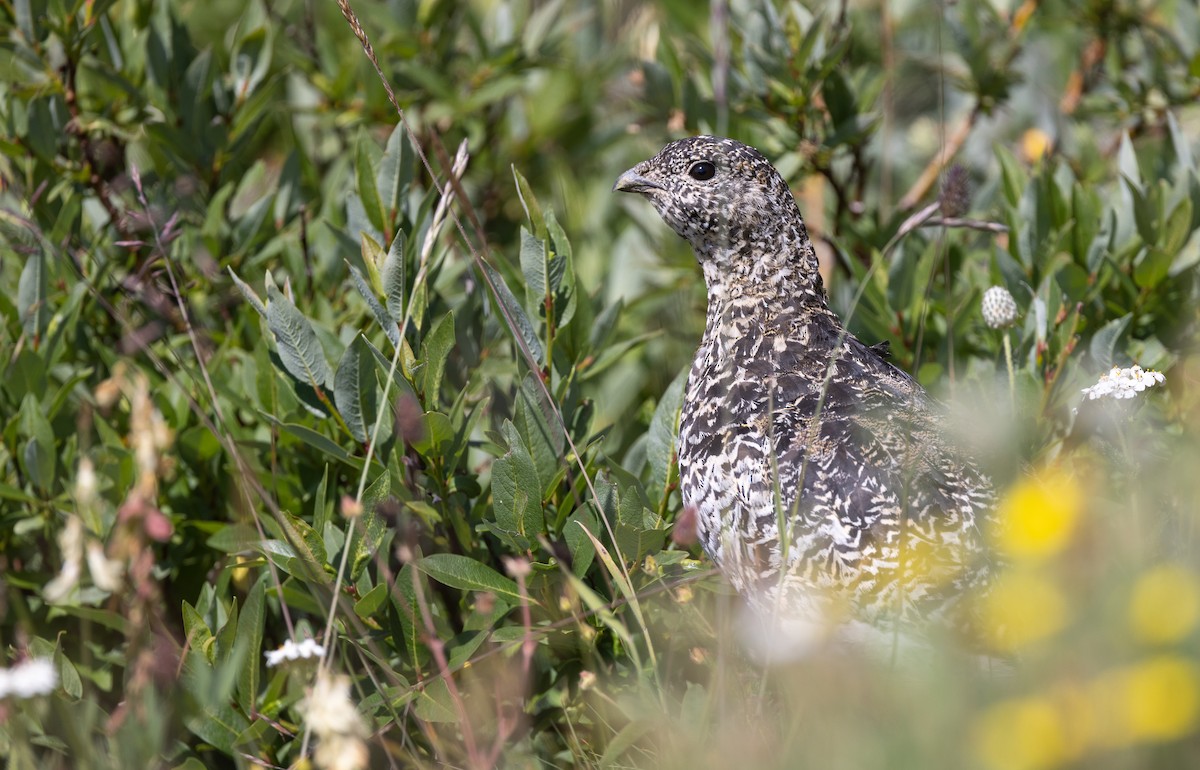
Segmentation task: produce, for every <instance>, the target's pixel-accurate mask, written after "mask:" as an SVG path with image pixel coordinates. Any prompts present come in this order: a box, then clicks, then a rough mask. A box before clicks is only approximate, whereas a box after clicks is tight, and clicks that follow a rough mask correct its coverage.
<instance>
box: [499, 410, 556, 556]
mask: <svg viewBox="0 0 1200 770" xmlns="http://www.w3.org/2000/svg"><path fill="white" fill-rule="evenodd" d="M502 430H503V432H504V434H505V437H506V438H507V439H508V441H509V447H508V452H507V453H506V454H505V455H504V456H503V457H500V458H498V459H497V460H496V461H495V462H494V463H492V510H493V512H494V514H495V518H496V524H497V525H499V526H500V527H501V528H502V529H505V530H508V531H509V532H510V533H515V534H516V535H517V536H518V538H519V540H518V542H519V547H520V548H521V549H522V550H526V549H528V548H529V547H530V544H531V543H532V542H533V541H534V540H535V539H536V538H537V536H538V535H540V534H542V532H543V530H544V529H545V527H546V519H545V515H544V514H543V512H542V484H541V482H540V481H538V474H537V468H535V467H534V464H533V458H532V457H530V456H529V451H528V450H527V449H526V448H525V445H524V443H523V442H522V441H521V437H520V436H519V435H517V431H516V428H514V427H513V424H512V423H511V422H509V421H508V420H505V421H504V425H503V427H502Z"/></svg>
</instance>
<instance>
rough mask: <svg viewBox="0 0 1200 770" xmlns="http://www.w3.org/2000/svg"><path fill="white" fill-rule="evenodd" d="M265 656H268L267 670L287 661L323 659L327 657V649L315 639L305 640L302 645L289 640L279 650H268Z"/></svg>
mask: <svg viewBox="0 0 1200 770" xmlns="http://www.w3.org/2000/svg"><path fill="white" fill-rule="evenodd" d="M264 654H265V655H266V656H267V668H270V667H272V666H278V665H279V664H280V663H283V662H284V661H285V660H298V659H300V658H323V657H325V648H324V647H322V646H321V645H319V644H317V642H316V640H315V639H305V640H304V641H302V642H300V644H296V643H295V642H293V641H292V640H291V639H288V640H287V641H286V642H284V643H283V646H282V647H280V648H279V649H278V650H267V651H266V653H264Z"/></svg>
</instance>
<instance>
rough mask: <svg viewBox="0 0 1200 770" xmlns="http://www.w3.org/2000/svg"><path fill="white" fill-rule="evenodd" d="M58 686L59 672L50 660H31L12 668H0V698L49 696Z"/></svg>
mask: <svg viewBox="0 0 1200 770" xmlns="http://www.w3.org/2000/svg"><path fill="white" fill-rule="evenodd" d="M57 686H58V670H57V669H55V668H54V663H52V662H51V661H50V659H49V658H31V659H30V660H27V661H25V662H23V663H18V664H17V665H15V666H13V667H12V668H0V698H7V697H9V696H12V697H14V698H32V697H34V696H36V695H48V694H49V693H52V692H54V688H55V687H57Z"/></svg>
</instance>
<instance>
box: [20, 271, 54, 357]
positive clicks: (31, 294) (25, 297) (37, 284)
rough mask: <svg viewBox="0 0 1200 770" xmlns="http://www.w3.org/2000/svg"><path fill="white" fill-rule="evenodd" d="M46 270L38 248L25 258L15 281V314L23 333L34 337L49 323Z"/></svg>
mask: <svg viewBox="0 0 1200 770" xmlns="http://www.w3.org/2000/svg"><path fill="white" fill-rule="evenodd" d="M46 272H47V265H46V257H45V255H44V253H43V252H42V250H41V249H38V250H37V251H36V252H34V253H33V254H31V255H30V256H29V259H27V260H25V267H23V268H21V277H20V279H19V280H18V282H17V314H18V315H19V316H20V318H21V326H22V328H24V330H25V333H26V334H28V335H29V336H30V337H33V338H35V339H37V338H39V337H41V335H42V333H43V332H45V331H46V327H47V326H49V325H50V308H49V306H48V305H47V304H46V303H47V295H48V293H49V283H50V279H49V277H48V276H47V275H46Z"/></svg>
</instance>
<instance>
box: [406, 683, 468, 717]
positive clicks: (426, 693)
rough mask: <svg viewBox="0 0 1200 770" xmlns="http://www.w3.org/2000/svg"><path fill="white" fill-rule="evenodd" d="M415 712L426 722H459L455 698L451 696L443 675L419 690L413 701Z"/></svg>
mask: <svg viewBox="0 0 1200 770" xmlns="http://www.w3.org/2000/svg"><path fill="white" fill-rule="evenodd" d="M412 707H413V713H414V714H415V715H416V716H417V718H419V719H423V720H425V721H426V722H457V721H458V720H459V715H458V712H457V711H456V710H455V709H454V699H453V698H452V697H451V696H450V688H449V686H448V685H447V684H446V680H445V679H444V678H443V677H437V678H436V679H433V680H432V681H430V682H429V684H428V685H427V686H426V687H423V688H421V689H420V690H418V691H417V697H416V698H414V699H413V701H412Z"/></svg>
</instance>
